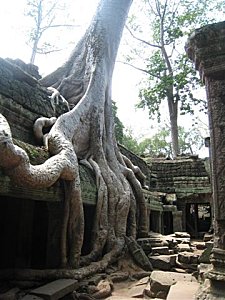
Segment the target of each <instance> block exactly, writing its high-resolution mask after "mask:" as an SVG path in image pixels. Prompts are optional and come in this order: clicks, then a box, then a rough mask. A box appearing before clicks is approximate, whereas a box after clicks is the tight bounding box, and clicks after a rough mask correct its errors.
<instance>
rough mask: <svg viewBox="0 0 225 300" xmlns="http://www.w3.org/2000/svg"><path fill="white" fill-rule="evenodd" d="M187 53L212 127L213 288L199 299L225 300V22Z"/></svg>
mask: <svg viewBox="0 0 225 300" xmlns="http://www.w3.org/2000/svg"><path fill="white" fill-rule="evenodd" d="M187 53H188V55H189V57H190V58H191V59H192V60H193V62H194V63H195V67H196V69H197V70H198V71H199V73H200V76H201V78H202V80H203V82H204V83H205V87H206V92H207V99H208V113H209V125H210V143H211V166H212V186H213V208H214V247H213V250H212V258H211V262H212V264H213V268H212V270H210V271H209V272H208V274H207V278H208V279H209V280H210V286H209V287H208V289H207V290H205V291H202V293H201V294H200V296H199V299H224V295H225V137H224V132H225V22H220V23H217V24H212V25H208V26H205V27H203V28H200V29H198V30H196V31H195V32H194V34H193V35H192V36H191V37H190V39H189V41H188V43H187Z"/></svg>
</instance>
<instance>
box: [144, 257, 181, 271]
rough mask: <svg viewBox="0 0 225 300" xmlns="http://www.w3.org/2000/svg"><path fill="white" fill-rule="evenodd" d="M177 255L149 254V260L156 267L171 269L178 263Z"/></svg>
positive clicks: (165, 269)
mask: <svg viewBox="0 0 225 300" xmlns="http://www.w3.org/2000/svg"><path fill="white" fill-rule="evenodd" d="M176 258H177V255H176V254H174V255H158V256H149V260H150V262H151V264H152V266H153V268H154V269H158V270H164V271H169V270H171V268H172V267H175V265H176Z"/></svg>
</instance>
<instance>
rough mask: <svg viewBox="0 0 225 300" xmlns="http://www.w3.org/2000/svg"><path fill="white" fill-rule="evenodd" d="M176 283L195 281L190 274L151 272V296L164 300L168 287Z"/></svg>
mask: <svg viewBox="0 0 225 300" xmlns="http://www.w3.org/2000/svg"><path fill="white" fill-rule="evenodd" d="M178 281H188V282H196V279H195V278H194V277H193V276H192V275H190V274H180V273H175V272H162V271H153V272H152V274H151V276H150V292H151V295H152V296H153V297H159V296H160V298H163V299H166V296H167V294H168V292H169V289H170V287H171V286H172V285H174V284H175V283H177V282H178Z"/></svg>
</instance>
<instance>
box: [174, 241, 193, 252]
mask: <svg viewBox="0 0 225 300" xmlns="http://www.w3.org/2000/svg"><path fill="white" fill-rule="evenodd" d="M177 250H178V252H184V251H186V252H192V251H193V250H192V249H191V248H190V246H189V244H182V243H181V244H178V245H177Z"/></svg>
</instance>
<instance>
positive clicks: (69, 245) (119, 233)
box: [0, 0, 147, 277]
mask: <svg viewBox="0 0 225 300" xmlns="http://www.w3.org/2000/svg"><path fill="white" fill-rule="evenodd" d="M131 2H132V1H131V0H102V1H100V4H99V6H98V8H97V11H96V14H95V17H94V18H93V20H92V22H91V25H90V27H89V28H88V29H87V31H86V33H85V35H84V36H83V38H82V39H81V40H80V42H79V43H78V44H77V45H76V47H75V49H74V51H73V52H72V54H71V56H70V57H69V59H68V60H67V61H66V62H65V64H64V65H63V66H61V67H60V68H58V69H57V70H56V71H54V72H53V73H52V74H50V75H48V76H47V77H45V78H43V79H42V80H41V83H42V85H44V86H53V87H55V88H56V89H58V91H59V92H60V93H61V94H62V95H63V96H64V97H65V98H66V99H67V101H68V102H69V104H70V107H71V110H70V111H69V112H67V113H65V114H63V115H61V116H60V117H59V118H58V119H57V120H56V122H55V124H54V125H53V127H52V128H51V130H50V132H49V134H48V149H49V152H50V154H51V157H50V158H49V159H48V160H47V161H46V162H45V163H44V164H41V165H37V166H33V165H31V164H30V162H29V159H28V156H27V154H26V152H25V151H23V150H22V149H21V148H19V147H17V146H15V145H14V144H13V140H12V137H11V133H10V128H9V126H8V123H7V120H6V119H5V118H4V117H3V116H2V115H1V118H0V156H1V161H0V166H1V167H3V168H4V169H5V170H6V172H7V174H8V175H9V176H10V178H11V180H13V181H14V182H16V183H19V184H23V185H30V186H33V187H37V186H38V187H48V186H51V185H52V184H53V183H54V182H56V180H58V179H59V178H60V179H62V180H64V184H65V207H64V219H63V222H62V239H61V266H63V267H66V266H69V267H72V268H74V267H79V264H80V255H81V247H82V243H83V231H84V217H83V208H82V199H81V191H80V178H79V165H78V161H79V162H80V163H83V164H85V165H87V166H88V167H89V168H90V169H92V170H93V172H94V173H95V177H96V185H97V187H98V195H97V207H96V216H95V226H94V230H93V235H92V236H93V240H92V245H93V247H92V251H91V252H90V253H89V255H87V256H86V257H84V258H82V264H83V265H88V266H87V267H84V268H83V269H82V270H80V271H79V272H78V273H77V276H78V277H79V276H80V277H82V276H85V275H88V274H91V273H93V272H95V271H97V270H103V269H104V268H105V267H106V266H107V265H108V263H110V262H112V261H114V260H115V259H117V258H118V255H119V254H120V253H121V251H122V249H123V247H124V244H125V240H124V237H125V236H132V237H134V238H135V237H136V236H137V235H138V236H145V235H146V233H147V225H146V224H147V223H146V221H147V220H146V205H145V200H144V196H143V193H142V187H141V183H140V182H143V181H144V175H143V174H142V173H141V172H140V170H139V169H138V168H137V167H134V166H133V165H132V163H131V162H130V161H129V160H128V159H127V158H126V157H124V156H123V155H122V154H121V153H120V151H119V149H118V147H117V143H116V140H115V134H114V121H113V119H114V118H113V113H112V99H111V81H112V73H113V68H114V63H115V59H116V55H117V50H118V46H119V43H120V38H121V34H122V30H123V27H124V23H125V21H126V17H127V13H128V10H129V7H130V5H131ZM136 176H137V177H138V178H139V180H137V177H136ZM103 249H104V253H105V255H104V257H103V258H102V255H103V254H104V253H103ZM100 258H102V260H101V262H96V263H92V264H90V263H91V262H93V261H97V260H99V259H100Z"/></svg>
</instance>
